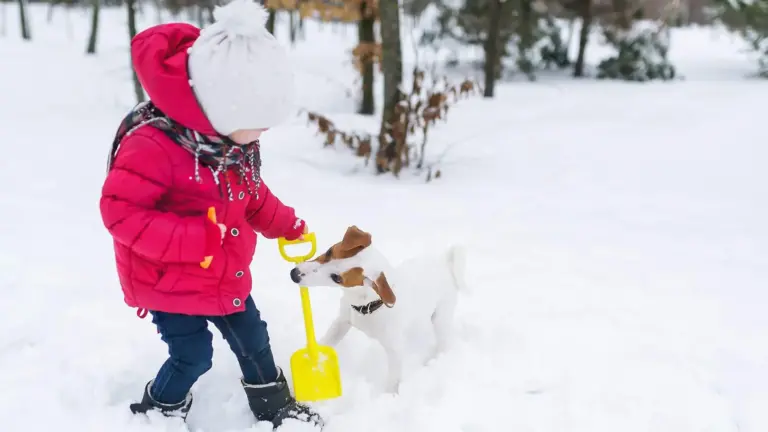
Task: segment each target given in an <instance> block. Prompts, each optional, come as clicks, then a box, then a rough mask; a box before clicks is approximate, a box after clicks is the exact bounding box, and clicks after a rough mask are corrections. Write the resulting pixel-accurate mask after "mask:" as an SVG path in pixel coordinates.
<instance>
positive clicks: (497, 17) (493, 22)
mask: <svg viewBox="0 0 768 432" xmlns="http://www.w3.org/2000/svg"><path fill="white" fill-rule="evenodd" d="M488 13H489V17H488V18H489V23H488V37H487V39H486V40H485V44H484V45H485V46H484V47H483V48H484V51H485V68H484V69H485V86H484V87H485V90H484V92H483V97H487V98H492V97H493V93H494V90H495V86H496V77H497V75H498V73H499V64H500V63H501V62H500V59H499V57H500V50H499V32H500V30H501V0H491V1H490V4H489V7H488Z"/></svg>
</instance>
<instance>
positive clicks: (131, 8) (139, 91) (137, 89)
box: [125, 0, 145, 103]
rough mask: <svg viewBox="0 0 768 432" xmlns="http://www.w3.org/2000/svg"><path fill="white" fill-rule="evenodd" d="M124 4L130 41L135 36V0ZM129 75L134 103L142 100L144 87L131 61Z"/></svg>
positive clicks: (129, 0)
mask: <svg viewBox="0 0 768 432" xmlns="http://www.w3.org/2000/svg"><path fill="white" fill-rule="evenodd" d="M125 6H126V8H127V9H128V38H129V39H128V41H129V43H130V41H131V40H133V37H134V36H136V0H126V1H125ZM131 75H132V77H133V92H134V93H135V94H136V103H139V102H144V100H145V98H144V89H143V88H141V83H140V82H139V77H138V76H137V75H136V70H135V69H134V68H133V62H131Z"/></svg>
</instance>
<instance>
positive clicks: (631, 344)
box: [0, 5, 768, 432]
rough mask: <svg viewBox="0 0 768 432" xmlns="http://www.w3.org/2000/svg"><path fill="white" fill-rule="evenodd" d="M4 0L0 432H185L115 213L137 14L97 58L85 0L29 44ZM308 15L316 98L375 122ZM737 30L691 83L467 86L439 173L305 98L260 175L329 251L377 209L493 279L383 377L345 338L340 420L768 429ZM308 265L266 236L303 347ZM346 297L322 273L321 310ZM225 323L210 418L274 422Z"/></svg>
mask: <svg viewBox="0 0 768 432" xmlns="http://www.w3.org/2000/svg"><path fill="white" fill-rule="evenodd" d="M3 7H7V8H8V11H7V12H8V28H7V35H6V36H5V37H0V59H2V61H1V62H0V63H1V64H2V66H0V119H1V120H0V124H1V125H2V127H0V145H1V146H2V147H1V148H2V150H3V156H2V158H0V159H1V162H0V167H2V168H1V169H0V184H2V185H3V193H2V198H0V241H1V242H2V245H1V246H0V329H2V331H1V332H0V389H1V390H0V430H3V431H8V432H27V431H34V432H37V431H41V432H42V431H57V432H58V431H72V432H84V431H99V432H101V431H112V432H120V431H147V432H148V431H153V432H158V431H177V430H183V428H182V426H181V425H180V424H179V423H178V422H175V421H173V420H167V419H162V418H156V417H154V418H152V421H151V422H147V421H146V419H144V418H141V417H132V416H131V415H130V414H129V411H128V409H127V405H128V403H130V402H131V401H133V400H134V399H136V398H138V397H139V396H140V394H141V390H142V385H143V384H144V383H145V382H146V380H147V379H149V378H150V377H151V376H152V374H154V373H155V371H156V368H157V367H159V365H160V364H161V362H162V361H163V360H164V359H165V355H166V347H165V345H164V344H163V343H162V342H161V341H160V339H159V337H158V335H157V334H156V331H155V328H154V327H153V326H152V324H151V323H150V321H149V320H148V319H146V320H139V319H138V318H137V317H136V315H135V311H134V310H133V309H129V308H127V307H126V306H125V305H124V303H123V300H122V294H121V291H120V288H119V286H118V282H117V278H116V275H115V268H114V261H113V255H112V249H111V242H110V238H109V236H108V234H107V232H106V230H105V229H104V227H103V225H102V223H101V220H100V216H99V212H98V197H99V192H100V187H101V184H102V181H103V178H104V169H105V162H106V155H107V152H108V148H109V146H110V143H111V139H112V137H113V134H114V131H115V128H116V127H117V123H118V122H119V120H120V119H121V118H122V115H123V114H124V113H125V111H126V110H127V109H128V108H129V107H130V106H131V105H132V95H131V88H130V80H129V74H128V69H127V68H126V66H127V64H128V63H127V62H128V58H127V51H126V47H127V40H126V39H127V32H126V30H125V26H124V14H123V11H119V10H105V11H104V22H103V23H102V29H103V31H102V33H101V42H100V44H99V51H100V52H99V54H98V55H97V56H95V57H86V56H85V55H84V54H83V51H84V48H85V42H86V37H87V24H86V23H87V20H88V17H87V12H82V13H80V12H73V13H72V14H71V15H70V17H69V19H70V20H71V21H70V23H71V27H70V28H71V33H70V34H69V35H68V33H67V30H66V29H67V20H66V19H65V17H66V15H65V14H64V13H63V12H62V11H61V10H59V11H57V12H56V14H54V17H53V22H52V23H51V24H50V25H48V24H46V22H45V10H44V9H43V8H32V9H33V17H32V18H33V22H32V31H33V37H34V38H35V40H34V41H33V42H31V43H24V42H21V41H20V40H19V38H18V30H17V28H16V24H15V17H16V11H15V9H14V8H13V7H11V6H5V5H4V6H3ZM153 18H154V12H153V11H151V10H150V11H148V12H147V14H146V19H145V20H143V21H142V25H143V26H145V25H148V24H152V23H153V22H152V20H153ZM307 32H308V33H307V38H306V40H305V41H303V42H301V43H299V44H298V45H297V46H296V48H295V49H294V56H295V58H296V59H297V61H298V62H299V65H300V68H301V69H302V71H303V72H302V74H301V83H300V85H301V88H302V103H303V105H304V106H306V107H308V108H311V109H316V110H320V111H322V112H325V113H330V114H332V117H333V115H335V114H339V115H341V114H344V113H346V115H343V116H341V117H340V118H341V119H343V121H345V122H349V123H350V124H354V125H355V126H359V127H366V126H371V125H373V122H372V121H369V120H361V119H356V118H353V116H350V115H349V114H348V113H350V112H351V111H352V110H353V107H354V101H352V100H350V99H346V98H344V96H343V92H342V91H340V90H339V88H340V87H341V88H343V87H344V86H345V85H346V86H347V87H352V85H351V84H349V85H347V84H346V83H345V82H346V80H347V79H349V78H351V77H352V72H351V69H350V68H349V67H348V66H345V67H343V66H341V63H342V62H343V61H344V60H345V59H346V53H345V51H344V50H345V49H346V48H347V47H351V45H352V38H354V37H355V32H354V29H351V28H349V29H346V39H342V38H343V37H345V36H344V35H343V34H342V31H341V30H340V29H339V30H337V31H336V32H334V31H333V30H331V29H330V28H326V29H324V30H318V29H317V28H316V27H315V26H312V25H310V26H308V29H307ZM283 39H284V38H283ZM405 46H406V47H407V46H409V45H408V44H405ZM738 47H739V46H738V44H736V43H735V42H734V41H733V40H732V39H730V38H727V37H725V36H723V35H721V34H719V33H717V32H712V31H710V30H706V29H687V30H676V31H675V34H674V39H673V49H672V55H673V60H675V61H676V62H677V64H678V66H679V67H680V69H681V73H683V74H684V75H685V76H686V77H687V79H686V80H685V81H680V82H674V83H658V84H647V85H637V84H625V83H608V82H592V81H578V82H577V81H565V80H558V81H546V80H542V81H540V82H538V83H533V84H531V83H513V84H507V85H502V86H501V87H500V88H499V92H498V96H497V98H496V99H494V100H481V99H472V100H467V101H463V102H461V103H460V104H459V105H457V106H456V107H455V108H453V109H452V110H451V112H450V116H449V122H448V123H446V124H444V125H440V126H439V127H438V128H436V129H435V130H434V135H433V136H432V139H433V141H432V142H431V144H430V146H432V158H434V157H437V156H436V155H440V154H444V157H443V159H442V164H441V168H442V172H443V176H442V178H441V179H439V180H438V181H435V182H431V183H429V184H424V183H423V181H422V180H421V178H416V177H413V178H410V177H406V178H404V179H401V180H399V181H398V180H393V179H392V178H391V177H389V176H382V177H375V176H372V175H369V174H368V173H367V172H364V171H363V170H361V169H360V165H361V163H360V161H359V160H358V159H355V158H353V157H351V156H349V155H346V154H345V153H346V152H344V151H342V150H339V151H334V150H329V149H323V148H322V147H321V144H320V141H319V139H318V138H317V137H314V136H313V135H314V130H312V129H309V128H307V127H306V123H305V122H304V120H303V119H302V118H297V119H296V120H294V121H291V122H288V123H286V124H285V125H284V126H282V127H279V128H276V129H273V130H271V131H270V132H268V134H267V135H265V139H264V164H265V165H264V169H263V174H264V177H265V178H266V179H267V181H269V183H270V186H271V187H272V188H273V189H274V190H275V191H276V192H277V193H278V194H279V195H280V196H281V198H282V199H283V200H284V201H286V202H288V203H290V204H292V205H294V206H295V207H296V208H297V209H298V211H299V212H300V214H301V215H302V216H303V217H305V218H306V219H307V220H308V221H309V224H310V227H311V228H312V229H313V230H314V231H315V232H317V233H318V237H319V239H320V242H321V247H323V245H327V244H329V243H331V242H333V241H335V240H336V239H338V238H340V236H341V234H342V233H343V231H344V229H345V228H346V227H347V226H348V225H350V224H356V225H358V226H360V227H361V228H363V229H366V230H368V231H370V232H372V233H373V237H374V242H375V243H376V244H377V246H378V247H379V248H380V249H381V250H382V251H384V252H385V253H386V254H387V255H388V256H389V257H391V258H392V260H393V261H398V260H400V259H405V258H407V257H409V256H412V255H415V254H418V253H422V252H427V251H430V250H434V249H437V248H440V247H444V246H446V245H448V244H449V243H451V242H463V243H465V244H466V245H467V248H468V254H469V255H468V259H469V268H468V279H469V282H470V284H471V286H472V289H473V292H472V293H471V294H469V295H466V296H462V297H461V299H460V305H459V308H458V312H457V322H456V329H457V330H456V337H457V340H456V344H455V346H454V347H453V349H452V350H451V351H450V352H448V353H446V354H445V355H444V356H442V357H440V358H438V359H436V360H435V361H433V362H432V363H431V364H429V365H428V366H427V367H424V368H421V369H415V370H412V371H411V372H410V374H409V375H408V376H407V379H406V381H405V382H404V384H403V386H402V390H401V393H400V394H399V395H398V396H392V395H385V394H382V393H381V391H380V388H379V386H380V384H381V382H382V378H383V376H382V370H383V368H384V366H385V363H384V358H383V355H382V352H381V351H380V349H379V347H378V346H376V345H375V344H374V343H373V342H371V341H370V340H368V339H366V338H365V337H363V336H361V335H360V334H357V333H354V332H353V333H350V335H349V337H348V339H346V340H345V341H344V342H343V344H342V345H341V346H340V347H339V349H338V353H339V356H340V360H341V363H342V373H343V378H344V392H345V394H344V396H343V397H341V398H340V399H338V400H333V401H329V402H326V403H323V404H320V405H318V409H319V410H320V411H321V412H322V413H323V414H324V415H325V416H326V417H327V419H328V422H329V424H328V427H327V431H328V432H352V431H367V432H385V431H387V432H389V431H393V430H399V431H403V432H411V431H413V432H430V431H440V432H454V431H455V432H459V431H461V432H486V431H487V432H496V431H504V430H509V431H515V432H616V431H621V432H705V431H706V432H765V431H766V430H768V414H766V409H765V407H766V406H767V404H768V341H767V337H768V313H766V308H768V289H766V286H768V284H767V283H766V282H767V281H768V277H767V276H768V262H767V259H768V250H767V249H768V247H766V243H768V229H766V228H765V221H766V220H768V205H767V204H766V198H765V197H766V194H765V185H766V181H768V174H766V172H767V171H766V170H765V161H766V160H768V147H766V145H765V142H764V141H765V132H764V130H765V129H764V125H763V123H762V122H763V121H765V116H764V113H763V109H764V107H765V101H766V99H768V86H766V84H765V82H764V81H754V80H749V79H746V78H745V76H747V75H748V74H750V73H752V72H753V70H754V63H752V61H751V59H750V58H749V57H748V56H747V55H745V54H744V53H740V52H738ZM406 51H407V50H406ZM406 54H407V53H406ZM407 55H408V54H407ZM289 268H290V266H289V265H288V264H286V263H284V262H282V261H281V259H280V256H279V255H278V253H277V250H276V245H275V244H274V242H270V241H262V242H260V246H259V249H258V252H257V258H256V260H255V262H254V265H253V271H254V279H255V282H254V290H253V296H254V298H255V300H256V303H257V305H258V306H259V307H260V308H261V310H262V312H263V316H264V317H265V319H266V320H267V321H268V322H269V325H270V332H271V335H272V340H273V344H274V351H275V354H276V356H277V358H278V361H279V362H280V363H281V364H283V365H287V361H288V357H289V356H290V354H291V353H292V352H293V351H294V350H295V349H297V348H299V347H301V346H302V343H303V327H302V324H301V316H300V303H299V298H298V293H297V290H296V288H295V286H294V285H292V284H291V282H290V280H289V278H288V271H289ZM338 296H339V292H338V291H337V290H335V289H328V290H323V289H316V290H314V291H313V292H312V300H313V306H314V312H315V320H316V324H317V327H318V331H323V330H324V328H325V326H326V325H328V323H329V322H330V320H331V319H332V318H333V315H334V313H335V311H336V301H337V299H338ZM214 344H215V345H214V347H215V350H216V354H215V358H214V363H215V365H214V368H213V369H212V370H211V371H210V372H209V373H207V374H206V375H205V376H204V377H203V378H202V379H201V380H200V381H199V383H198V384H197V385H196V387H195V392H196V402H195V406H194V407H193V410H192V412H191V414H190V416H189V427H190V430H193V431H201V432H202V431H205V432H235V431H245V430H259V431H266V430H268V429H269V428H268V427H266V426H264V425H258V426H254V424H253V421H252V418H251V415H250V413H249V411H248V408H247V405H246V401H245V398H244V396H243V394H242V390H241V388H240V387H239V383H238V377H239V371H238V368H237V363H236V361H235V360H234V357H233V356H232V355H230V353H229V350H228V348H227V346H226V344H225V342H224V341H223V340H222V339H221V338H220V337H216V338H215V340H214ZM299 429H301V428H299V427H297V426H287V427H286V428H285V430H286V431H296V432H298V430H299Z"/></svg>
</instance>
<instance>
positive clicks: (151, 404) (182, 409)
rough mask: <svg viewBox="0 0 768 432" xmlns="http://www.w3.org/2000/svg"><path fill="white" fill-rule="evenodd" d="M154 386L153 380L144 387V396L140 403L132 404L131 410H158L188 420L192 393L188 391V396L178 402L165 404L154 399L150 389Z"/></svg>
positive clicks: (139, 411) (134, 411)
mask: <svg viewBox="0 0 768 432" xmlns="http://www.w3.org/2000/svg"><path fill="white" fill-rule="evenodd" d="M151 387H152V381H150V382H148V383H147V385H146V386H145V387H144V397H143V398H142V399H141V402H140V403H134V404H131V412H133V413H134V414H146V413H147V411H158V412H160V413H161V414H162V415H164V416H166V417H181V419H182V420H184V421H187V414H188V413H189V408H190V407H191V406H192V393H187V397H186V398H184V400H183V401H181V402H179V403H177V404H172V405H169V404H163V403H160V402H157V401H156V400H154V399H152V396H150V394H149V389H150V388H151Z"/></svg>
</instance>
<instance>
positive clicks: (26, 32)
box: [19, 0, 32, 40]
mask: <svg viewBox="0 0 768 432" xmlns="http://www.w3.org/2000/svg"><path fill="white" fill-rule="evenodd" d="M19 20H20V23H21V38H22V39H24V40H32V33H31V32H30V29H29V22H28V21H27V2H26V0H19Z"/></svg>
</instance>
